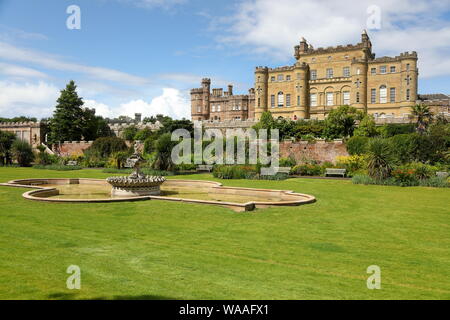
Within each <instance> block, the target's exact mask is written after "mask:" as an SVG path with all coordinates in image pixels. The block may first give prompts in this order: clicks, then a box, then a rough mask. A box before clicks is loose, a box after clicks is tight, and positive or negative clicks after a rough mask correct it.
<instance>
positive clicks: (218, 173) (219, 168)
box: [213, 165, 258, 179]
mask: <svg viewBox="0 0 450 320" xmlns="http://www.w3.org/2000/svg"><path fill="white" fill-rule="evenodd" d="M257 174H258V171H257V167H256V166H251V165H215V166H214V169H213V176H214V177H215V178H219V179H253V178H254V177H255V176H256V175H257Z"/></svg>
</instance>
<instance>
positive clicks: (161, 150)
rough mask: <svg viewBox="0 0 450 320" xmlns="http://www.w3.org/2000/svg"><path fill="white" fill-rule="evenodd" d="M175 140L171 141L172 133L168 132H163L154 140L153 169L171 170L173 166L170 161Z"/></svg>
mask: <svg viewBox="0 0 450 320" xmlns="http://www.w3.org/2000/svg"><path fill="white" fill-rule="evenodd" d="M175 144H176V142H175V141H172V135H171V134H170V133H164V134H163V135H161V136H160V137H159V139H158V140H157V141H156V142H155V149H156V159H155V162H154V167H155V169H158V170H171V169H172V168H173V166H174V164H173V162H172V158H171V155H172V149H173V147H174V146H175Z"/></svg>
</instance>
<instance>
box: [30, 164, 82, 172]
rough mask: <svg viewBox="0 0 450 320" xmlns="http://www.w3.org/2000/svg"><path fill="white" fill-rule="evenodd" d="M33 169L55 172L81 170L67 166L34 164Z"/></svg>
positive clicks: (79, 167)
mask: <svg viewBox="0 0 450 320" xmlns="http://www.w3.org/2000/svg"><path fill="white" fill-rule="evenodd" d="M33 169H45V170H56V171H73V170H81V169H83V167H81V166H67V165H64V164H49V165H42V164H35V165H34V166H33Z"/></svg>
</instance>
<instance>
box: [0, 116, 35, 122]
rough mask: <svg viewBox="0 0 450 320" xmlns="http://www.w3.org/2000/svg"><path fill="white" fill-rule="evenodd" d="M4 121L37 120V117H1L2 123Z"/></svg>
mask: <svg viewBox="0 0 450 320" xmlns="http://www.w3.org/2000/svg"><path fill="white" fill-rule="evenodd" d="M2 122H37V119H36V118H35V117H26V116H19V117H14V118H0V123H2Z"/></svg>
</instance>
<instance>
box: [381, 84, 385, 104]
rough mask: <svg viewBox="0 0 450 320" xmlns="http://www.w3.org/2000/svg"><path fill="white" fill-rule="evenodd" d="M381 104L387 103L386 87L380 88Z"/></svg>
mask: <svg viewBox="0 0 450 320" xmlns="http://www.w3.org/2000/svg"><path fill="white" fill-rule="evenodd" d="M380 103H387V88H386V86H381V87H380Z"/></svg>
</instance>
